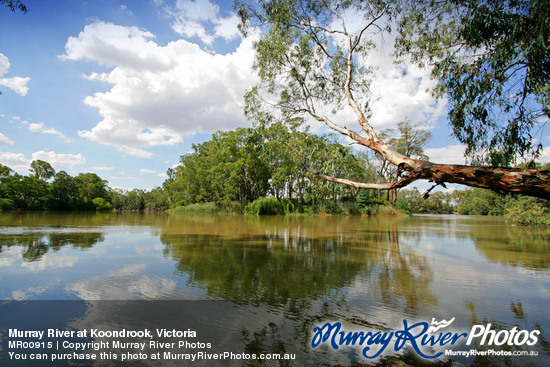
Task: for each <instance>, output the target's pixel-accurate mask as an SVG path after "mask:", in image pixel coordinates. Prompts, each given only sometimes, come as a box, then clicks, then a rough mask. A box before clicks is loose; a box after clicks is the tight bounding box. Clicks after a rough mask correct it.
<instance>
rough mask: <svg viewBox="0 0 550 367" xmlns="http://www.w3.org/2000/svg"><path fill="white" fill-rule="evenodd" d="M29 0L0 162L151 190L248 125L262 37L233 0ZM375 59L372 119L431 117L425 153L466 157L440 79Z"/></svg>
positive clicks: (2, 44)
mask: <svg viewBox="0 0 550 367" xmlns="http://www.w3.org/2000/svg"><path fill="white" fill-rule="evenodd" d="M24 3H25V5H26V6H27V7H28V8H29V12H28V13H27V14H24V15H23V14H21V13H12V12H10V11H9V10H8V9H7V8H5V9H0V91H1V92H2V95H0V163H2V164H4V165H7V166H9V167H11V168H12V169H14V170H16V171H18V172H20V173H22V174H27V173H28V171H27V169H28V167H29V164H30V162H31V161H32V160H34V159H42V160H46V161H48V162H50V163H51V164H52V166H53V167H54V168H55V169H56V171H60V170H65V171H67V172H68V173H69V174H71V175H77V174H78V173H82V172H95V173H97V174H98V175H99V176H101V177H102V178H103V179H106V180H107V181H109V185H110V186H111V187H120V188H125V189H132V188H141V189H151V188H153V187H155V186H160V185H161V184H162V182H163V181H164V179H165V178H166V170H167V169H168V168H170V167H173V166H174V165H175V164H177V163H178V160H179V157H180V156H181V155H182V154H185V153H188V152H189V151H190V150H191V144H193V143H200V142H202V141H204V140H206V139H208V138H209V136H210V134H211V133H212V132H214V131H217V130H220V129H234V128H236V127H240V126H251V123H250V122H248V121H246V119H245V118H244V116H243V114H242V105H243V95H244V93H245V92H246V90H247V89H249V88H250V87H251V86H252V85H254V83H255V82H256V77H255V76H254V73H253V71H252V70H251V65H252V62H253V55H254V53H253V41H254V40H255V39H256V38H255V36H252V37H249V38H246V39H242V38H241V36H240V35H239V34H238V32H237V28H236V25H237V18H236V16H235V14H234V13H233V12H232V8H231V6H232V2H231V1H219V2H211V1H209V0H132V1H118V0H93V1H79V0H73V1H62V0H60V1H43V0H25V1H24ZM382 51H384V52H382ZM369 61H370V62H372V63H373V64H375V65H377V66H378V70H379V72H378V79H377V81H376V82H375V86H374V88H373V91H374V92H375V98H377V102H376V103H375V105H374V106H373V107H374V108H373V109H374V111H375V112H374V115H373V118H372V122H373V125H374V126H375V128H377V129H383V128H389V127H394V126H395V125H396V123H397V122H399V121H402V120H404V119H405V118H408V119H409V120H411V121H413V122H422V123H425V124H426V126H428V127H429V128H430V129H431V131H432V133H433V134H434V138H433V139H432V140H431V142H430V143H429V146H428V147H427V148H428V149H426V152H427V153H428V155H429V156H430V158H432V160H433V161H436V162H441V163H463V162H464V160H463V158H462V152H463V147H462V146H460V144H458V143H457V142H456V141H454V140H452V139H450V138H449V131H450V130H449V129H448V127H447V124H446V122H445V113H446V103H445V101H444V100H442V101H435V100H434V99H433V98H432V97H431V96H430V95H429V93H427V92H426V88H429V87H430V86H433V83H434V82H433V81H431V80H429V79H428V78H427V77H426V71H424V70H419V69H416V68H412V67H411V68H409V70H408V73H407V74H406V75H402V72H401V69H400V67H397V66H395V65H394V64H392V63H391V62H390V56H389V55H388V47H387V46H386V47H382V48H380V51H379V52H375V53H374V54H373V55H372V57H371V58H370V60H369ZM340 115H341V117H342V118H343V119H346V118H347V117H346V116H350V117H351V114H350V113H349V111H342V112H341V114H340ZM346 125H348V126H350V125H349V124H346ZM543 139H545V140H546V141H545V142H544V143H545V144H546V145H547V144H548V143H549V142H550V139H549V137H548V136H545V137H544V138H543ZM549 160H550V155H549V154H545V155H544V156H543V159H542V161H545V162H547V161H549Z"/></svg>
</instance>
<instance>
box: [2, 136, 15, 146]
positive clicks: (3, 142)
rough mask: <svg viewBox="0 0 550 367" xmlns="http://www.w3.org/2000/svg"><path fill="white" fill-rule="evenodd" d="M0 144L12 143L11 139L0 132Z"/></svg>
mask: <svg viewBox="0 0 550 367" xmlns="http://www.w3.org/2000/svg"><path fill="white" fill-rule="evenodd" d="M0 145H13V140H11V139H10V138H8V137H7V136H6V135H4V134H2V133H0Z"/></svg>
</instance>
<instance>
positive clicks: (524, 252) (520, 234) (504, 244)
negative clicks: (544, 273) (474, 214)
mask: <svg viewBox="0 0 550 367" xmlns="http://www.w3.org/2000/svg"><path fill="white" fill-rule="evenodd" d="M493 228H494V230H491V227H487V226H473V228H472V238H473V240H474V242H475V245H476V248H477V249H478V250H479V252H480V253H482V254H483V255H484V256H485V257H486V258H487V259H488V260H489V261H491V262H499V263H502V264H505V265H512V266H522V267H526V268H531V269H544V268H548V267H550V228H546V227H529V226H528V227H523V226H505V227H504V229H505V230H503V226H498V227H493Z"/></svg>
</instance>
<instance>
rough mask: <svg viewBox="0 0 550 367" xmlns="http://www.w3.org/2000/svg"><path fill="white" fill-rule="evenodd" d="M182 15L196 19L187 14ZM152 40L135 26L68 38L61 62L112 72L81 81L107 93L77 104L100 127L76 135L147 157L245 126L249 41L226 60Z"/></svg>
mask: <svg viewBox="0 0 550 367" xmlns="http://www.w3.org/2000/svg"><path fill="white" fill-rule="evenodd" d="M203 3H204V2H200V4H201V5H203ZM182 4H183V3H182ZM189 14H192V15H193V16H194V17H195V18H197V19H198V18H199V15H195V14H198V13H195V12H194V10H192V9H191V10H189ZM153 37H154V36H153V35H152V34H151V33H149V32H147V31H143V30H139V29H137V28H136V27H123V26H118V25H114V24H111V23H106V22H101V21H98V22H95V23H92V24H90V25H87V26H86V27H85V28H84V30H83V31H82V32H80V34H79V35H78V37H70V38H69V40H68V41H67V44H66V53H65V55H63V56H62V58H64V59H68V60H92V61H96V62H98V63H101V64H104V65H108V66H113V67H114V68H113V70H112V71H111V72H110V73H102V74H97V73H94V74H91V75H89V76H88V78H89V79H98V80H103V81H107V82H109V83H111V84H112V85H113V87H112V88H111V90H110V91H108V92H105V93H95V94H94V95H93V96H88V97H86V99H85V103H86V104H87V105H89V106H91V107H95V108H97V109H98V111H99V114H100V115H101V116H102V117H103V120H102V121H100V122H99V123H98V124H97V125H96V126H95V127H93V128H92V129H91V130H83V131H79V132H78V134H79V136H81V137H84V138H86V139H90V140H93V141H96V142H99V143H101V144H105V145H110V146H114V147H116V148H117V149H119V150H120V151H122V152H125V153H127V154H130V155H134V156H137V157H143V158H150V157H152V153H151V152H149V151H148V150H146V148H149V147H155V146H168V145H174V144H178V143H181V142H182V141H183V138H182V136H184V135H190V134H194V133H196V132H208V133H209V132H214V131H216V130H219V129H233V128H235V127H238V126H243V125H247V124H249V123H248V122H247V121H246V120H245V118H244V116H243V114H242V103H243V102H242V101H243V95H244V93H245V91H246V90H247V89H248V88H250V87H251V86H252V85H253V84H254V82H255V77H254V76H253V74H252V72H251V65H252V61H253V57H254V50H253V42H254V41H255V39H256V38H255V37H250V38H247V39H245V40H243V41H242V42H241V44H240V46H239V47H238V48H237V49H236V50H235V52H233V53H230V54H227V55H220V54H210V53H208V52H205V51H203V50H202V49H201V48H200V47H199V46H198V45H196V44H193V43H190V42H188V41H186V40H178V41H175V42H170V43H168V44H167V45H166V46H159V45H157V44H156V43H154V42H153V41H151V39H152V38H153Z"/></svg>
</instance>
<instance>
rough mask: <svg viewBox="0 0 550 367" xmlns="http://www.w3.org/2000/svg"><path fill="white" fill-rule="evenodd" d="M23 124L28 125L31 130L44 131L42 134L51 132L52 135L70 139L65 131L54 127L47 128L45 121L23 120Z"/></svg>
mask: <svg viewBox="0 0 550 367" xmlns="http://www.w3.org/2000/svg"><path fill="white" fill-rule="evenodd" d="M21 123H22V124H23V125H27V126H28V129H29V131H30V132H33V133H42V134H51V135H58V136H60V137H62V138H64V139H65V140H67V141H68V140H69V139H68V138H67V137H66V136H65V135H63V133H61V132H59V131H57V130H56V129H54V128H46V126H45V125H44V123H43V122H28V121H21Z"/></svg>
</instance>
